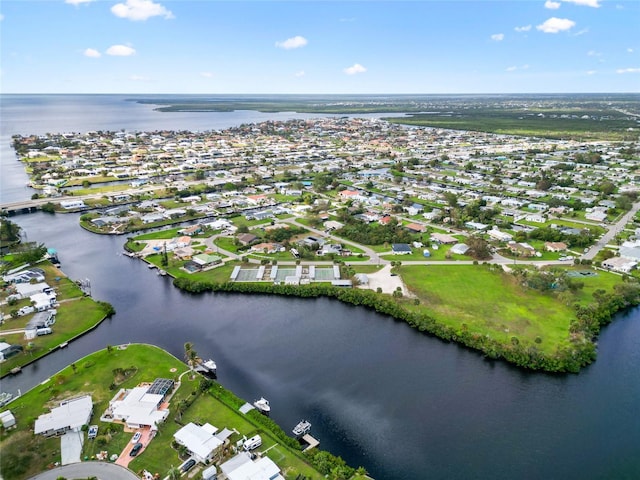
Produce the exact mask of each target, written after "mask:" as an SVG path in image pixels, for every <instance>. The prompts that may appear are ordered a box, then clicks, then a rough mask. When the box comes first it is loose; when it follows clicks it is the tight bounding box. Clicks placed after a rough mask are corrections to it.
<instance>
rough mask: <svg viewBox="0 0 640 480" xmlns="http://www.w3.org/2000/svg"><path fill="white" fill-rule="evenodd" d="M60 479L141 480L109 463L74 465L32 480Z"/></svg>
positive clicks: (47, 472)
mask: <svg viewBox="0 0 640 480" xmlns="http://www.w3.org/2000/svg"><path fill="white" fill-rule="evenodd" d="M59 477H64V478H70V479H73V478H90V477H97V478H98V479H99V480H139V479H138V476H137V475H136V474H135V473H133V472H132V471H131V470H129V469H127V468H124V467H121V466H120V465H116V464H114V463H107V462H83V463H73V464H71V465H65V466H63V467H57V468H54V469H52V470H47V471H46V472H43V473H39V474H38V475H36V476H34V477H31V480H56V479H57V478H59Z"/></svg>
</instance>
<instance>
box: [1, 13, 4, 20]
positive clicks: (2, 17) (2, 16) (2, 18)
mask: <svg viewBox="0 0 640 480" xmlns="http://www.w3.org/2000/svg"><path fill="white" fill-rule="evenodd" d="M2 20H4V15H3V14H1V13H0V22H1V21H2Z"/></svg>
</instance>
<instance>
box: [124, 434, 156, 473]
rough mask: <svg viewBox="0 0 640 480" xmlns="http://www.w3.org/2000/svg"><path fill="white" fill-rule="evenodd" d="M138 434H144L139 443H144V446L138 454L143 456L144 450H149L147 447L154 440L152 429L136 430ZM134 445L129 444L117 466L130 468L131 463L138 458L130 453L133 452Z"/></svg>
mask: <svg viewBox="0 0 640 480" xmlns="http://www.w3.org/2000/svg"><path fill="white" fill-rule="evenodd" d="M136 432H140V433H141V434H142V436H141V437H140V440H138V442H140V443H142V445H143V446H142V448H141V449H140V451H139V452H138V455H142V452H144V449H145V448H147V445H149V442H150V441H151V439H152V438H153V437H152V435H151V429H150V428H149V427H145V428H143V429H140V430H136ZM133 435H135V432H134V433H133ZM133 435H131V439H133ZM133 445H134V444H133V443H131V441H129V442H128V443H127V445H126V447H124V450H122V453H121V454H120V456H119V457H118V459H117V460H116V464H117V465H121V466H123V467H128V466H129V463H131V462H132V461H133V460H134V459H135V458H136V457H132V456H131V455H129V452H131V449H132V448H133Z"/></svg>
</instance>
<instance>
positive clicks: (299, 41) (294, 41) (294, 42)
mask: <svg viewBox="0 0 640 480" xmlns="http://www.w3.org/2000/svg"><path fill="white" fill-rule="evenodd" d="M307 43H308V42H307V39H306V38H304V37H301V36H300V35H296V36H295V37H291V38H287V39H286V40H285V41H284V42H276V47H278V48H284V49H285V50H291V49H293V48H300V47H304V46H305V45H306V44H307Z"/></svg>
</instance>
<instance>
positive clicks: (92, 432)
mask: <svg viewBox="0 0 640 480" xmlns="http://www.w3.org/2000/svg"><path fill="white" fill-rule="evenodd" d="M87 436H88V437H89V438H90V439H91V438H96V437H97V436H98V426H97V425H91V426H90V427H89V433H88V435H87Z"/></svg>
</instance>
